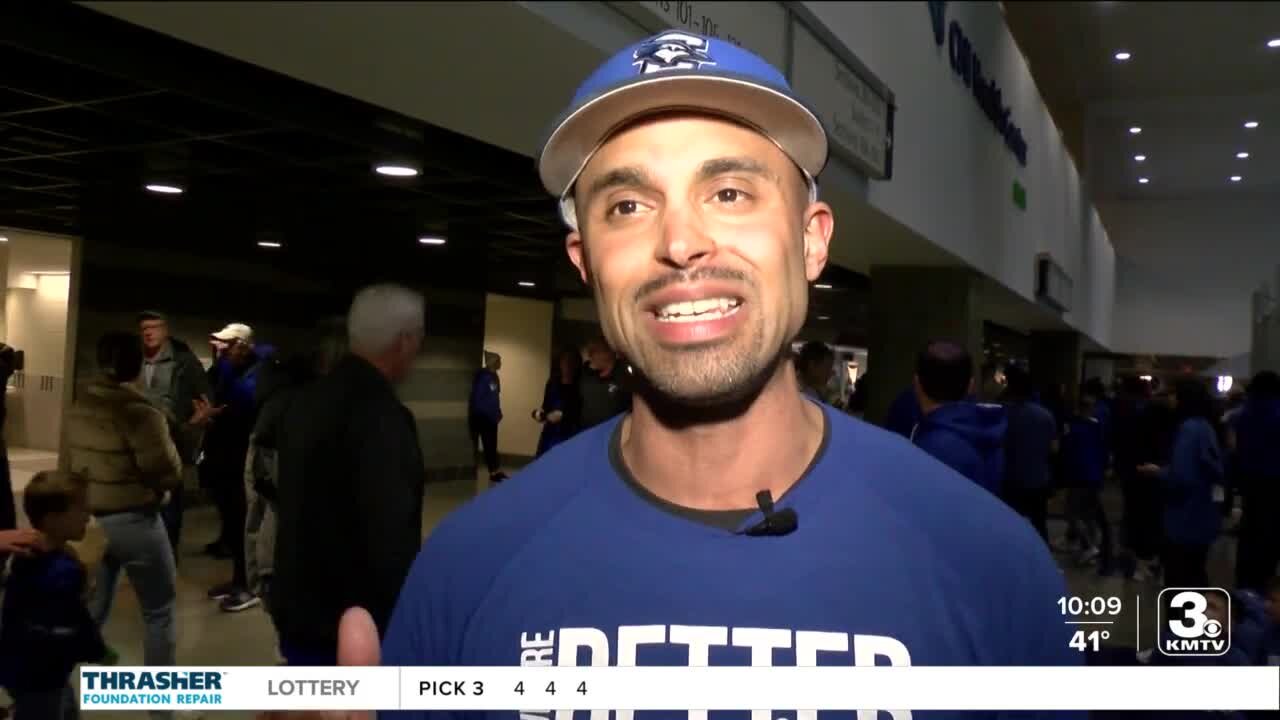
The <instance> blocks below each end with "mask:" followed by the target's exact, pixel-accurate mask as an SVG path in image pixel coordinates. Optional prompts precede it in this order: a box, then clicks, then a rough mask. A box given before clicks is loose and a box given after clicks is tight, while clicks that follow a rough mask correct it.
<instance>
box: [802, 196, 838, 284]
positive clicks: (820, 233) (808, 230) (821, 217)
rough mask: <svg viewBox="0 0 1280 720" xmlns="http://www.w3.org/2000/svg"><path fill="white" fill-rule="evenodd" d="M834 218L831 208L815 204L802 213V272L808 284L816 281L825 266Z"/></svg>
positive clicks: (820, 203) (821, 203)
mask: <svg viewBox="0 0 1280 720" xmlns="http://www.w3.org/2000/svg"><path fill="white" fill-rule="evenodd" d="M834 230H835V216H834V215H833V214H832V212H831V206H830V205H828V204H826V203H824V202H815V203H813V204H812V205H810V206H809V207H808V209H806V210H805V213H804V272H805V277H806V278H808V280H809V282H813V281H814V280H817V279H818V277H819V276H821V275H822V270H823V268H825V267H826V266H827V258H828V254H829V251H830V247H831V234H832V232H833V231H834Z"/></svg>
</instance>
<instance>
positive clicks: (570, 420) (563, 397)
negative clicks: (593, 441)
mask: <svg viewBox="0 0 1280 720" xmlns="http://www.w3.org/2000/svg"><path fill="white" fill-rule="evenodd" d="M581 371H582V365H581V362H580V360H579V356H578V353H577V352H576V351H574V350H569V349H566V350H562V351H561V352H559V353H557V354H556V359H555V367H553V368H551V377H550V378H548V379H547V386H546V389H544V390H543V392H542V406H541V407H539V408H536V409H535V410H534V411H533V419H534V421H535V422H539V423H542V432H541V433H540V434H539V435H538V454H537V457H542V456H543V455H544V454H546V452H547V451H548V450H550V449H551V448H553V447H555V446H556V445H559V444H560V443H562V442H564V441H565V440H568V439H569V438H571V437H573V436H574V434H575V433H577V432H578V425H579V424H580V422H581V416H582V397H581V396H580V395H579V388H578V375H579V374H580V373H581Z"/></svg>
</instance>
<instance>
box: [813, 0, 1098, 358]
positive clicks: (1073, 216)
mask: <svg viewBox="0 0 1280 720" xmlns="http://www.w3.org/2000/svg"><path fill="white" fill-rule="evenodd" d="M805 5H806V6H807V7H808V8H809V9H810V10H811V11H812V12H813V13H814V14H815V15H816V16H817V17H818V18H819V19H820V20H821V21H822V22H823V23H824V24H825V25H826V26H827V28H828V29H829V30H831V31H832V32H833V33H834V34H835V35H836V36H837V37H839V38H840V39H841V40H842V41H843V42H844V43H845V44H846V45H847V46H848V47H849V49H850V50H851V51H852V52H853V53H854V54H855V55H857V56H858V58H859V59H860V60H861V61H862V62H863V63H865V64H866V65H867V67H868V68H870V69H871V71H872V72H874V73H876V74H877V75H878V76H879V77H880V79H881V80H883V81H884V82H885V84H887V85H888V86H889V87H890V88H891V89H892V90H893V93H894V95H895V99H896V103H897V107H898V109H897V114H896V116H895V120H894V159H893V163H894V169H893V179H892V180H891V181H890V182H872V183H870V186H869V189H868V193H867V197H868V200H869V201H870V202H871V204H872V205H874V206H876V207H877V208H879V209H880V210H881V211H883V212H885V213H886V214H888V215H890V216H892V217H893V218H895V219H896V220H898V221H899V222H901V223H903V224H904V225H906V226H908V227H909V228H911V229H912V230H914V231H916V232H918V233H920V234H921V235H923V236H924V237H926V238H928V239H929V240H930V241H932V242H933V243H935V244H937V245H939V246H941V247H942V248H944V249H945V250H947V251H949V252H951V253H953V254H954V255H956V256H958V257H959V258H961V259H962V260H964V261H965V262H967V263H968V264H970V265H972V266H973V267H975V268H977V269H979V270H981V271H982V272H983V273H985V274H987V275H989V276H991V277H993V278H995V279H996V280H998V281H1000V282H1001V283H1002V284H1004V285H1005V286H1007V287H1009V288H1011V289H1012V290H1014V291H1015V292H1017V293H1018V294H1020V295H1022V296H1023V297H1025V298H1028V299H1030V298H1032V297H1033V296H1034V292H1035V272H1034V270H1035V259H1036V256H1037V255H1038V254H1039V253H1041V252H1048V253H1050V254H1051V255H1052V256H1053V257H1054V259H1055V260H1056V261H1057V262H1058V263H1059V264H1060V265H1062V267H1063V268H1064V269H1065V270H1066V271H1067V273H1068V274H1069V275H1070V276H1071V278H1072V280H1073V281H1074V283H1075V299H1074V304H1075V306H1076V307H1075V311H1074V312H1073V313H1072V314H1071V316H1069V317H1068V318H1067V319H1068V321H1069V322H1071V324H1073V325H1075V326H1076V327H1077V328H1078V329H1080V330H1081V331H1083V332H1085V333H1087V334H1088V335H1090V336H1092V337H1093V338H1094V339H1095V340H1097V341H1099V342H1101V343H1103V344H1106V343H1107V342H1108V340H1109V337H1110V332H1109V327H1108V325H1109V322H1108V316H1109V314H1110V313H1109V308H1110V294H1111V292H1112V289H1111V288H1112V286H1113V285H1112V281H1111V278H1112V273H1111V267H1112V264H1113V262H1114V260H1113V257H1112V253H1111V248H1110V245H1109V242H1107V239H1106V232H1105V230H1103V229H1102V227H1101V224H1100V223H1092V222H1089V221H1090V220H1091V219H1092V216H1093V213H1092V208H1091V207H1090V205H1089V202H1088V199H1087V195H1086V193H1085V191H1084V189H1083V187H1082V185H1081V181H1080V176H1079V173H1078V172H1077V170H1076V167H1075V164H1074V163H1073V162H1072V160H1071V158H1070V156H1069V155H1068V154H1067V152H1066V148H1065V147H1064V145H1063V142H1062V137H1061V134H1060V133H1059V131H1058V129H1057V126H1056V125H1055V124H1054V122H1053V119H1052V118H1051V117H1050V115H1049V112H1048V110H1047V109H1046V107H1045V105H1044V102H1043V101H1042V100H1041V97H1040V93H1039V91H1038V90H1037V89H1036V86H1035V82H1034V80H1033V79H1032V76H1031V72H1030V69H1029V68H1028V66H1027V63H1026V60H1025V58H1024V57H1023V56H1022V53H1021V51H1020V50H1019V49H1018V47H1017V44H1016V43H1015V42H1014V40H1013V37H1012V35H1010V33H1009V30H1008V27H1007V26H1006V24H1005V22H1004V18H1003V16H1002V15H1001V13H1000V10H999V7H998V5H997V4H996V3H993V2H973V3H968V2H966V3H948V4H947V19H946V22H947V24H948V26H949V25H950V23H951V21H952V20H956V21H958V22H959V24H960V26H961V28H962V29H963V31H964V33H965V35H966V36H967V37H968V38H969V40H970V41H971V42H972V44H973V47H974V50H975V52H976V54H977V55H978V56H979V57H980V58H981V61H982V67H983V75H984V76H986V77H989V78H993V79H995V80H996V83H997V85H999V86H1000V88H1001V89H1002V91H1003V100H1004V103H1005V104H1007V105H1008V106H1009V107H1010V108H1011V114H1010V118H1011V120H1012V121H1013V122H1014V123H1015V124H1017V125H1018V127H1020V128H1021V129H1022V134H1023V137H1024V138H1025V139H1026V142H1027V146H1028V152H1027V166H1026V167H1025V168H1023V167H1021V166H1020V165H1019V164H1018V161H1017V159H1016V158H1015V157H1014V156H1013V154H1012V153H1011V152H1009V150H1008V149H1007V148H1006V147H1005V145H1004V141H1003V139H1002V138H1001V137H1000V136H999V135H998V134H997V133H996V131H995V129H994V128H993V126H992V125H991V123H990V121H989V120H988V119H987V117H986V115H984V114H983V113H982V111H981V109H980V108H979V106H978V104H977V102H976V101H975V100H974V98H973V95H972V90H970V89H969V88H967V87H965V85H964V83H963V81H961V80H960V79H959V78H958V77H957V76H956V75H955V73H954V72H953V71H952V69H951V64H950V59H949V55H948V46H947V43H946V42H944V44H943V45H942V46H941V47H939V46H937V44H936V43H935V41H934V35H933V28H932V24H931V22H930V17H929V10H928V5H927V4H926V3H918V2H912V3H900V2H867V3H830V2H807V3H805ZM1014 180H1017V181H1019V182H1020V183H1022V185H1023V186H1024V187H1026V189H1027V200H1028V202H1027V209H1026V210H1025V211H1023V210H1020V209H1019V208H1018V207H1016V206H1015V205H1014V204H1013V199H1012V195H1013V182H1014Z"/></svg>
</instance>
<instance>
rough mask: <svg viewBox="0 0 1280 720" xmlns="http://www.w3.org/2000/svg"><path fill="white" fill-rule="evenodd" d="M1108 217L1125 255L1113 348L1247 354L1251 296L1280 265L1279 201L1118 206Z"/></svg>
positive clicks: (1118, 285) (1257, 198) (1260, 199)
mask: <svg viewBox="0 0 1280 720" xmlns="http://www.w3.org/2000/svg"><path fill="white" fill-rule="evenodd" d="M1106 213H1107V219H1108V221H1109V222H1110V223H1111V224H1112V227H1113V228H1114V234H1115V236H1116V238H1117V239H1119V242H1120V244H1119V245H1118V247H1117V252H1119V253H1120V254H1121V256H1122V260H1121V262H1120V263H1119V271H1118V273H1117V277H1116V315H1115V322H1116V326H1115V336H1114V337H1115V343H1114V345H1115V348H1116V349H1117V350H1119V351H1121V352H1132V353H1168V354H1178V355H1200V356H1210V357H1230V356H1233V355H1238V354H1240V353H1243V352H1246V351H1248V350H1249V346H1250V333H1251V308H1250V296H1251V295H1252V293H1253V291H1254V290H1255V289H1257V287H1258V285H1259V284H1260V283H1262V282H1264V281H1269V280H1274V278H1275V277H1276V266H1277V265H1280V231H1278V230H1277V229H1278V228H1280V209H1277V207H1276V205H1275V202H1274V200H1273V199H1271V198H1268V197H1266V196H1262V195H1254V196H1237V197H1218V198H1206V199H1202V200H1201V201H1198V202H1196V203H1194V204H1185V203H1179V202H1177V201H1174V200H1169V201H1159V200H1153V201H1144V202H1117V203H1114V204H1108V205H1107V206H1106ZM1223 248H1230V251H1229V252H1224V251H1223Z"/></svg>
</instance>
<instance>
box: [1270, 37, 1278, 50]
mask: <svg viewBox="0 0 1280 720" xmlns="http://www.w3.org/2000/svg"><path fill="white" fill-rule="evenodd" d="M1267 47H1269V48H1280V38H1271V39H1270V40H1268V41H1267Z"/></svg>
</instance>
